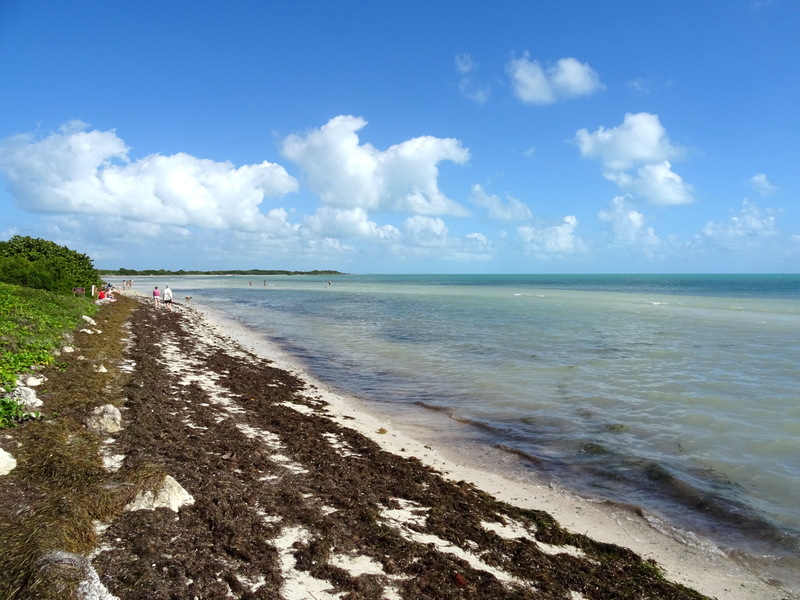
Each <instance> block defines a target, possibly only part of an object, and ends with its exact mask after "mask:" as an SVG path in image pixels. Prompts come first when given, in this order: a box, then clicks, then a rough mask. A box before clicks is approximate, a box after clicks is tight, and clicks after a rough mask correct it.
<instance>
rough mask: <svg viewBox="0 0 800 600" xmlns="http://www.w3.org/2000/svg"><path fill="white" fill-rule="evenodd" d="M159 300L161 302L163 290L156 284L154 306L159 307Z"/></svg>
mask: <svg viewBox="0 0 800 600" xmlns="http://www.w3.org/2000/svg"><path fill="white" fill-rule="evenodd" d="M159 302H161V292H159V291H158V286H156V287H155V289H154V290H153V306H155V307H156V308H158V307H159Z"/></svg>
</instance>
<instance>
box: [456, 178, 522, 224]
mask: <svg viewBox="0 0 800 600" xmlns="http://www.w3.org/2000/svg"><path fill="white" fill-rule="evenodd" d="M470 200H471V201H472V203H473V204H475V205H476V206H480V207H481V208H485V209H486V214H487V215H488V216H489V218H491V219H497V220H500V221H525V220H528V219H530V218H531V217H532V216H533V215H532V213H531V211H530V209H529V208H528V206H527V205H526V204H525V203H524V202H521V201H520V200H517V199H516V198H512V197H510V196H509V198H508V201H507V202H503V201H502V200H501V199H500V198H499V197H498V196H495V195H490V194H488V193H487V192H486V191H485V190H484V189H483V186H481V185H480V184H478V183H476V184H475V185H473V186H472V190H471V192H470Z"/></svg>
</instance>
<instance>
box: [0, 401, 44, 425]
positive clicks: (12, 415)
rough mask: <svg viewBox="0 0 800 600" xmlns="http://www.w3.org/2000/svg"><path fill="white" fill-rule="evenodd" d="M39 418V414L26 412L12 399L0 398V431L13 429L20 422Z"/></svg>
mask: <svg viewBox="0 0 800 600" xmlns="http://www.w3.org/2000/svg"><path fill="white" fill-rule="evenodd" d="M41 416H42V415H41V413H39V412H28V411H26V410H25V407H24V406H22V405H21V404H20V403H19V402H17V401H16V400H15V399H14V398H0V429H3V428H5V427H15V426H16V425H17V424H18V423H21V422H22V421H26V420H28V419H39V418H41Z"/></svg>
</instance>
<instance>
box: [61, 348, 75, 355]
mask: <svg viewBox="0 0 800 600" xmlns="http://www.w3.org/2000/svg"><path fill="white" fill-rule="evenodd" d="M61 351H62V352H64V353H65V354H72V353H73V352H75V348H73V347H72V346H64V347H63V348H62V349H61Z"/></svg>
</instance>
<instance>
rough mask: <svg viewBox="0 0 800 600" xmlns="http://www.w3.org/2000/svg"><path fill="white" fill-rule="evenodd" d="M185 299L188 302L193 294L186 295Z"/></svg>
mask: <svg viewBox="0 0 800 600" xmlns="http://www.w3.org/2000/svg"><path fill="white" fill-rule="evenodd" d="M183 299H184V300H186V301H187V302H189V300H191V299H192V297H191V296H184V297H183Z"/></svg>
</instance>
